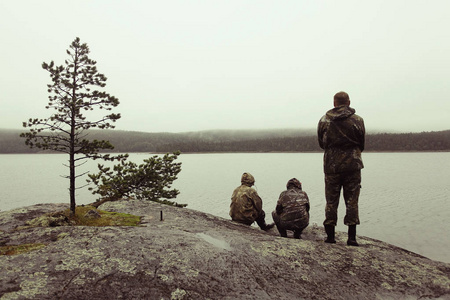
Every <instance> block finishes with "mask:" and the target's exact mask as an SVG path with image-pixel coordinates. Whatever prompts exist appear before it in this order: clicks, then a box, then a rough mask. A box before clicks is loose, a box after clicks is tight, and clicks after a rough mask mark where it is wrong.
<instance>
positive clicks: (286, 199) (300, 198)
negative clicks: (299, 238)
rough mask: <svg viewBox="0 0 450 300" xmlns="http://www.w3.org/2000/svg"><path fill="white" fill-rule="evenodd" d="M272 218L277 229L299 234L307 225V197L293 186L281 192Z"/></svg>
mask: <svg viewBox="0 0 450 300" xmlns="http://www.w3.org/2000/svg"><path fill="white" fill-rule="evenodd" d="M272 218H273V221H274V222H275V224H276V225H277V227H278V228H281V229H284V230H294V231H300V232H301V231H302V230H303V229H305V228H306V227H307V226H308V224H309V199H308V195H307V194H306V193H305V192H304V191H302V190H301V189H300V188H298V187H294V186H291V187H290V188H288V190H286V191H283V192H282V193H281V194H280V197H279V198H278V202H277V207H276V209H275V210H274V211H273V212H272Z"/></svg>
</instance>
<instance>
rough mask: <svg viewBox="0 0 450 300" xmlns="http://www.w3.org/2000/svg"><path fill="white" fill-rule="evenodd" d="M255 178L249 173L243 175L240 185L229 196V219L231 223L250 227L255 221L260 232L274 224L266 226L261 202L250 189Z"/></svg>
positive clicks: (256, 193)
mask: <svg viewBox="0 0 450 300" xmlns="http://www.w3.org/2000/svg"><path fill="white" fill-rule="evenodd" d="M254 184H255V178H254V177H253V175H252V174H250V173H244V174H242V177H241V185H240V186H238V187H237V188H236V189H235V190H234V191H233V194H232V196H231V204H230V217H231V219H232V220H233V221H235V222H239V223H242V224H246V225H252V224H253V222H255V221H256V223H257V224H258V226H259V227H260V228H261V229H262V230H265V231H267V230H269V229H271V228H273V227H274V226H275V224H273V223H272V224H269V225H267V224H266V220H265V218H266V214H265V212H264V210H263V208H262V206H263V204H262V200H261V197H259V195H258V192H257V191H256V190H255V189H254V188H252V186H253V185H254Z"/></svg>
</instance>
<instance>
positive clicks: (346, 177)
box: [323, 170, 361, 226]
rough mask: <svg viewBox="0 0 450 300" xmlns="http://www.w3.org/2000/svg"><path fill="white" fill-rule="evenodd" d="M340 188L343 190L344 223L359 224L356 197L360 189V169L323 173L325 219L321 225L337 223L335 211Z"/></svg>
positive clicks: (357, 197)
mask: <svg viewBox="0 0 450 300" xmlns="http://www.w3.org/2000/svg"><path fill="white" fill-rule="evenodd" d="M341 188H343V190H344V201H345V207H346V213H345V217H344V224H345V225H348V226H349V225H359V215H358V199H359V193H360V189H361V170H358V171H355V172H346V173H337V174H325V197H326V199H327V204H326V206H325V221H324V222H323V225H334V226H336V224H337V219H338V217H337V211H338V205H339V197H340V194H341Z"/></svg>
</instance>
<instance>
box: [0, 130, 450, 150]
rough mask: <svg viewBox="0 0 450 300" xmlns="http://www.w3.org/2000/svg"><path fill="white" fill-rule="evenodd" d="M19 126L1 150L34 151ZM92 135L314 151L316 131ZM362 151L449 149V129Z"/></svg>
mask: <svg viewBox="0 0 450 300" xmlns="http://www.w3.org/2000/svg"><path fill="white" fill-rule="evenodd" d="M20 132H22V131H20V130H4V129H3V130H0V153H36V152H38V150H36V149H29V148H28V147H27V146H26V145H25V144H24V142H23V139H21V138H20V137H19V134H20ZM89 137H90V138H92V139H99V140H107V141H110V142H111V144H112V145H114V150H113V151H112V152H120V153H125V152H151V153H168V152H175V151H181V152H182V153H187V152H193V153H196V152H316V151H322V150H321V149H320V148H319V145H318V142H317V137H316V135H315V134H313V133H311V132H309V133H300V134H295V131H291V132H289V133H288V134H286V131H277V132H274V131H271V132H270V133H269V134H263V132H262V131H258V132H255V133H252V132H250V131H249V132H246V133H245V134H236V132H233V133H230V132H228V131H222V132H195V133H146V132H130V131H120V130H118V131H116V130H93V131H91V132H90V135H89ZM365 151H375V152H381V151H386V152H389V151H450V130H445V131H436V132H421V133H378V134H368V135H366V149H365Z"/></svg>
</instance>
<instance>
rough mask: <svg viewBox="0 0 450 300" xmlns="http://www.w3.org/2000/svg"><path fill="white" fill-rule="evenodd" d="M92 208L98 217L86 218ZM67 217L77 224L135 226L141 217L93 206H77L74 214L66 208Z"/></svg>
mask: <svg viewBox="0 0 450 300" xmlns="http://www.w3.org/2000/svg"><path fill="white" fill-rule="evenodd" d="M91 210H94V211H96V212H98V213H99V214H100V216H101V217H100V218H87V217H86V213H87V212H88V211H91ZM63 213H64V215H66V216H67V217H68V218H69V219H71V220H72V221H73V222H74V223H75V225H79V226H137V225H139V224H140V222H141V217H139V216H135V215H131V214H124V213H117V212H109V211H102V210H98V209H96V208H95V207H93V206H89V205H88V206H78V207H76V209H75V215H74V216H72V215H71V214H70V210H69V209H67V210H65V211H64V212H63Z"/></svg>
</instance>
